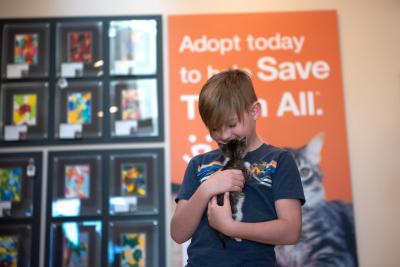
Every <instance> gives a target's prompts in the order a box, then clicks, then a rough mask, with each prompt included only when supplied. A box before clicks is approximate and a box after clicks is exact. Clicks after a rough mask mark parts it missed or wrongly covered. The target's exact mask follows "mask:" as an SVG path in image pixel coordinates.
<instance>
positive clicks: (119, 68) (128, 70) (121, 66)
mask: <svg viewBox="0 0 400 267" xmlns="http://www.w3.org/2000/svg"><path fill="white" fill-rule="evenodd" d="M114 63H115V73H116V74H132V73H133V71H134V69H135V67H136V62H135V61H134V60H116V61H115V62H114Z"/></svg>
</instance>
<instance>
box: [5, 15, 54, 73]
mask: <svg viewBox="0 0 400 267" xmlns="http://www.w3.org/2000/svg"><path fill="white" fill-rule="evenodd" d="M49 29H50V24H48V23H30V24H6V25H4V30H3V57H2V58H3V63H2V66H3V67H2V77H3V78H5V79H23V78H44V77H48V75H49V54H48V51H49Z"/></svg>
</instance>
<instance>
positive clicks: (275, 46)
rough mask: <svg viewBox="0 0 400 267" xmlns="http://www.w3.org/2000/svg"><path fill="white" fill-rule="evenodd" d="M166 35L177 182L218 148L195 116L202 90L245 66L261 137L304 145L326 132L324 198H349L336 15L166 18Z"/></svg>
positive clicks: (289, 143) (294, 13)
mask: <svg viewBox="0 0 400 267" xmlns="http://www.w3.org/2000/svg"><path fill="white" fill-rule="evenodd" d="M168 36H169V44H168V45H169V62H170V65H169V73H170V108H171V110H170V111H171V112H170V115H171V155H170V156H171V166H172V168H171V170H172V173H171V177H172V183H175V184H180V183H181V182H182V178H183V174H184V171H185V168H186V165H187V162H188V161H189V160H190V158H191V157H193V156H194V155H196V154H198V153H203V152H206V151H208V150H210V149H211V148H215V147H216V145H215V144H214V143H213V142H212V141H211V139H210V137H209V135H208V131H207V129H206V128H205V127H204V125H203V123H202V121H201V118H200V116H199V113H198V106H197V101H198V94H199V91H200V89H201V86H202V85H203V84H204V82H205V81H206V80H207V79H208V78H209V77H210V76H211V75H212V74H214V73H216V72H218V71H221V70H224V69H227V68H241V69H245V70H248V71H249V72H250V73H251V75H252V79H253V81H254V85H255V88H256V92H257V95H258V97H259V100H260V102H261V104H262V108H263V109H262V117H261V118H260V119H259V120H258V126H257V127H258V132H259V134H260V135H261V137H262V138H263V139H264V140H265V141H266V142H267V143H271V144H273V145H277V146H287V147H301V146H303V145H305V144H307V143H308V142H309V141H310V140H311V139H312V138H313V137H314V136H317V135H318V134H319V133H323V136H324V143H323V149H322V154H321V169H322V171H323V173H324V178H323V181H324V187H325V190H326V198H327V199H342V200H351V199H352V196H351V184H350V172H349V160H348V151H347V140H346V126H345V125H346V124H345V115H344V106H343V92H342V91H343V90H342V77H341V66H340V53H339V39H338V29H337V15H336V12H335V11H318V12H287V13H256V14H216V15H177V16H169V18H168Z"/></svg>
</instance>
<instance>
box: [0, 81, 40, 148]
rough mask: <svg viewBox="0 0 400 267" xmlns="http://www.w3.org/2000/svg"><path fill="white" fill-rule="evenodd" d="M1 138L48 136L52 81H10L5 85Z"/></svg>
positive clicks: (5, 139)
mask: <svg viewBox="0 0 400 267" xmlns="http://www.w3.org/2000/svg"><path fill="white" fill-rule="evenodd" d="M0 95H1V106H2V107H3V108H2V109H1V110H0V114H1V122H0V125H1V128H2V130H1V139H2V140H4V141H24V140H41V139H46V138H47V136H48V133H47V131H48V122H47V114H48V110H47V109H48V84H47V83H40V82H32V83H6V84H3V85H2V86H1V94H0Z"/></svg>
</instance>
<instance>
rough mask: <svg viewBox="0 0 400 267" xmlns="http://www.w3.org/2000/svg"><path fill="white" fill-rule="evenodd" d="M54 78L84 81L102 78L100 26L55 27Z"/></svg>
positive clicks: (101, 25)
mask: <svg viewBox="0 0 400 267" xmlns="http://www.w3.org/2000/svg"><path fill="white" fill-rule="evenodd" d="M56 28H57V56H56V60H57V76H58V77H68V78H76V77H85V76H101V75H102V74H103V53H102V31H103V23H102V22H100V21H93V22H87V21H86V22H63V23H57V26H56Z"/></svg>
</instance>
